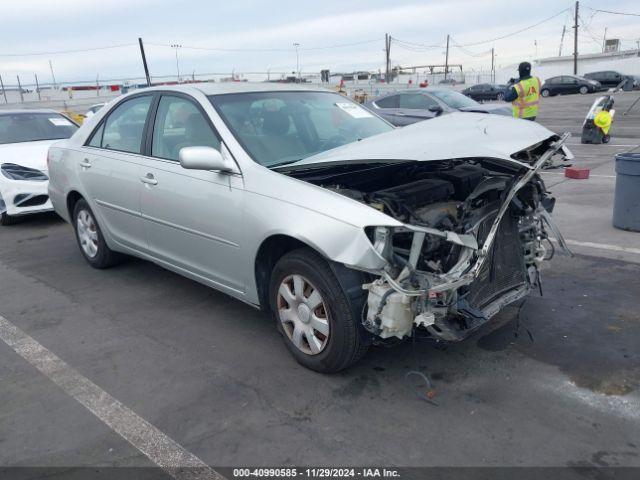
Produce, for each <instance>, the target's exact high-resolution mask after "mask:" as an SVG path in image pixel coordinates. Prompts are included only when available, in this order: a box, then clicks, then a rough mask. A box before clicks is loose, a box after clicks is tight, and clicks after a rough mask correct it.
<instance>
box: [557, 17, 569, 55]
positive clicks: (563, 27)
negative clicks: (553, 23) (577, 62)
mask: <svg viewBox="0 0 640 480" xmlns="http://www.w3.org/2000/svg"><path fill="white" fill-rule="evenodd" d="M566 31H567V26H566V25H563V26H562V36H561V37H560V50H558V56H559V57H561V56H562V44H563V43H564V34H565V33H566Z"/></svg>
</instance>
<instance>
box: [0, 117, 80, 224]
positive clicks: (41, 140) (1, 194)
mask: <svg viewBox="0 0 640 480" xmlns="http://www.w3.org/2000/svg"><path fill="white" fill-rule="evenodd" d="M77 128H78V126H77V125H76V124H75V123H73V122H72V121H71V120H70V119H68V118H67V117H65V116H63V115H60V114H59V113H57V112H54V111H53V110H5V111H2V110H0V225H10V224H12V223H14V222H15V220H16V218H17V217H19V216H22V215H27V214H32V213H38V212H45V211H50V210H53V206H52V205H51V202H50V201H49V196H48V193H47V184H48V180H49V177H48V176H47V151H48V149H49V146H50V145H51V144H52V143H53V142H55V141H56V140H59V139H62V138H69V137H70V136H71V135H72V134H73V133H74V132H75V131H76V130H77Z"/></svg>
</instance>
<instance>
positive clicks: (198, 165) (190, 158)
mask: <svg viewBox="0 0 640 480" xmlns="http://www.w3.org/2000/svg"><path fill="white" fill-rule="evenodd" d="M178 158H179V159H180V165H182V168H186V169H189V170H217V171H220V172H233V171H235V168H234V165H233V164H232V162H231V161H229V160H227V159H225V158H224V157H223V156H222V154H221V153H220V151H218V150H216V149H215V148H211V147H184V148H181V149H180V153H179V154H178Z"/></svg>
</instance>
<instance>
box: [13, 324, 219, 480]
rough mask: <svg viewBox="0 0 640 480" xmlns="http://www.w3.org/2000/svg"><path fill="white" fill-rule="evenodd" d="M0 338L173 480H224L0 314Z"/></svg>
mask: <svg viewBox="0 0 640 480" xmlns="http://www.w3.org/2000/svg"><path fill="white" fill-rule="evenodd" d="M0 339H2V340H3V341H4V342H5V343H6V344H7V345H9V346H10V347H11V348H12V349H13V350H14V351H15V352H16V353H17V354H18V355H20V356H21V357H22V358H24V359H25V360H26V361H27V362H29V363H30V364H31V365H33V366H34V367H35V368H37V369H38V370H39V371H40V372H41V373H42V374H43V375H45V376H46V377H47V378H48V379H49V380H51V381H52V382H53V383H55V384H56V385H58V386H59V387H60V388H62V390H64V391H65V392H66V393H67V394H68V395H69V396H71V397H72V398H74V399H75V400H77V401H78V402H79V403H80V404H82V405H83V406H84V407H85V408H86V409H87V410H89V411H90V412H91V413H93V414H94V415H95V416H96V417H97V418H98V419H99V420H100V421H102V422H103V423H104V424H105V425H107V426H108V427H109V428H111V429H112V430H113V431H114V432H116V433H117V434H118V435H120V436H121V437H122V438H124V439H125V440H126V441H128V442H129V443H130V444H131V445H133V446H134V447H135V448H136V449H138V450H139V451H140V452H142V453H143V454H144V455H145V456H146V457H147V458H148V459H149V460H151V461H152V462H153V463H155V464H156V465H158V466H159V467H160V468H162V469H163V470H164V471H166V472H167V473H168V474H169V475H171V476H172V477H173V478H175V479H176V480H187V479H189V480H200V479H206V480H225V477H223V476H222V475H220V474H219V473H218V472H216V471H215V470H213V469H212V468H211V467H209V466H208V465H207V464H206V463H204V462H203V461H202V460H200V459H199V458H198V457H196V456H195V455H193V454H192V453H189V452H188V451H187V450H185V449H184V448H183V447H182V446H180V445H179V444H178V443H177V442H175V441H174V440H172V439H171V438H169V437H168V436H167V435H165V434H164V433H162V432H161V431H160V430H158V429H157V428H156V427H154V426H153V425H151V424H150V423H149V422H147V421H146V420H145V419H143V418H142V417H140V416H138V415H137V414H136V413H135V412H133V411H132V410H130V409H129V408H127V407H126V406H124V405H123V404H122V403H120V402H119V401H118V400H116V399H115V398H113V397H112V396H111V395H109V394H108V393H107V392H105V391H104V390H102V389H101V388H100V387H98V386H97V385H96V384H95V383H93V382H92V381H91V380H89V379H88V378H86V377H84V376H82V375H81V374H80V373H79V372H78V371H76V370H75V369H73V368H71V367H70V366H69V365H68V364H67V363H65V362H64V361H63V360H61V359H60V358H59V357H57V356H56V355H55V354H54V353H52V352H51V351H49V350H47V349H46V348H45V347H43V346H42V345H41V344H39V343H38V342H37V341H35V340H34V339H33V338H31V337H30V336H29V335H27V334H26V333H25V332H23V331H22V330H20V329H19V328H18V327H16V326H15V325H14V324H13V323H11V322H9V321H8V320H7V319H6V318H4V317H3V316H2V315H0Z"/></svg>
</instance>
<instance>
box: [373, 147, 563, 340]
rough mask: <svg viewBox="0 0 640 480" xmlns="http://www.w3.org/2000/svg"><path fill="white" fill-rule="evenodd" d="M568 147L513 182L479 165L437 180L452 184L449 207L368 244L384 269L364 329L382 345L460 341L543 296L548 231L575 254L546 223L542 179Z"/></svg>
mask: <svg viewBox="0 0 640 480" xmlns="http://www.w3.org/2000/svg"><path fill="white" fill-rule="evenodd" d="M565 139H566V137H562V138H560V139H557V140H555V141H553V142H549V143H548V144H547V145H546V146H545V149H544V150H543V153H542V154H540V155H539V156H537V158H535V159H532V160H533V161H532V163H531V164H530V165H529V168H527V169H526V170H525V171H524V172H519V173H518V174H516V175H513V174H512V175H509V174H506V173H505V172H503V171H501V170H500V169H496V170H494V169H491V168H490V167H489V166H488V165H482V163H483V162H481V161H479V162H478V163H477V164H476V165H472V164H463V165H459V166H454V167H453V169H450V170H448V171H447V170H444V171H442V172H439V173H437V174H436V178H443V177H444V178H445V179H446V178H449V179H451V180H453V181H452V183H453V187H454V188H453V193H452V195H453V198H451V199H449V200H447V201H445V202H440V201H438V202H434V203H431V204H429V205H426V206H424V207H422V208H420V209H418V210H415V211H413V212H411V215H410V216H411V217H412V220H415V221H412V222H408V223H406V224H405V225H404V226H403V227H400V228H397V227H396V228H387V227H375V228H374V229H373V231H372V232H370V238H371V239H372V241H373V245H374V249H375V250H376V251H377V252H378V253H379V254H380V255H381V256H382V257H383V258H385V259H386V260H387V266H386V267H385V269H384V272H382V275H381V276H380V277H379V278H378V279H377V280H375V281H373V282H372V283H369V284H367V285H364V288H365V289H367V290H368V291H369V293H368V300H367V310H366V317H365V318H363V324H364V326H365V328H366V329H367V330H368V331H370V332H371V333H373V334H375V335H377V336H379V337H381V338H389V337H397V338H403V337H406V336H410V335H411V334H412V332H413V329H414V328H421V329H426V330H427V331H428V332H429V333H430V334H431V335H432V336H433V337H435V338H438V339H441V340H446V341H459V340H462V339H464V338H466V337H467V336H468V335H470V334H471V333H472V332H473V331H475V330H477V329H478V328H479V327H480V326H482V325H483V324H485V323H486V322H488V321H489V319H491V317H493V316H494V315H495V314H496V313H498V312H499V311H500V310H501V309H502V308H503V307H504V306H506V305H508V304H510V303H512V302H515V301H517V300H518V299H521V298H523V297H524V296H526V295H527V294H528V293H529V291H530V290H531V288H532V287H534V286H535V287H538V288H541V279H540V265H541V263H542V262H543V261H545V260H547V259H548V258H550V255H552V252H553V244H551V242H550V241H549V236H548V230H549V229H550V230H552V231H553V235H554V237H556V238H557V240H558V242H559V244H560V246H561V247H562V248H563V249H564V250H565V251H567V252H568V253H570V252H569V251H568V249H567V248H566V245H565V244H564V241H563V240H562V236H561V235H560V233H559V232H558V231H557V229H556V228H555V227H554V225H553V223H552V220H551V217H550V211H551V210H552V209H553V204H554V199H553V198H551V197H549V196H547V192H546V190H545V187H544V183H543V182H542V180H541V179H540V178H539V176H538V175H537V173H538V171H539V170H540V169H542V168H543V167H544V166H545V165H547V164H548V163H549V162H550V161H551V158H552V157H553V156H554V155H555V154H556V153H557V152H558V150H560V149H561V147H562V144H563V143H564V141H565ZM485 163H486V162H485ZM476 167H477V168H476ZM474 170H475V171H474ZM453 172H456V173H453ZM458 173H460V174H458ZM460 187H462V188H460ZM459 190H462V191H459ZM466 193H468V195H465V194H466ZM461 194H462V195H461ZM383 196H384V195H383ZM462 196H465V198H464V199H462ZM455 197H457V199H456V198H455ZM547 247H550V249H548V248H547Z"/></svg>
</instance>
